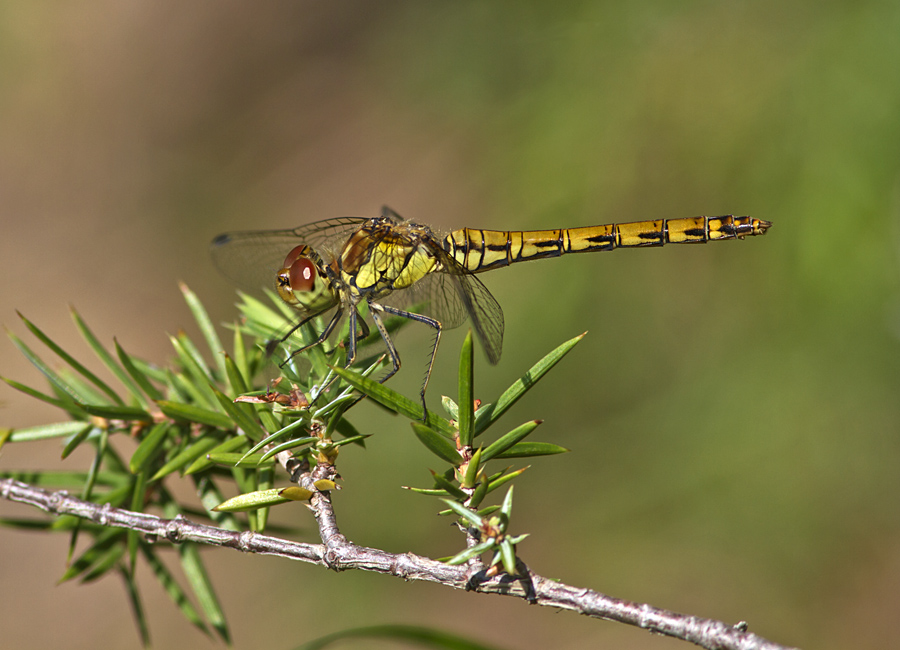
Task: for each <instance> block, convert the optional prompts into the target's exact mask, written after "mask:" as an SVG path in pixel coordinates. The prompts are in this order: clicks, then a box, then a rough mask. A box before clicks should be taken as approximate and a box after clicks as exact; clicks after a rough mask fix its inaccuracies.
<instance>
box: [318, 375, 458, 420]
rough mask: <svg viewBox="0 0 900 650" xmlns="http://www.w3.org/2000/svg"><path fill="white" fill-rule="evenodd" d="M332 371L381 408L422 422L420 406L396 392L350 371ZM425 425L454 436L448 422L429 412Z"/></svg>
mask: <svg viewBox="0 0 900 650" xmlns="http://www.w3.org/2000/svg"><path fill="white" fill-rule="evenodd" d="M333 370H334V372H335V373H336V374H337V375H338V376H339V377H341V378H342V379H344V380H345V381H346V382H347V383H348V384H350V385H351V386H353V387H354V388H356V389H357V390H359V391H361V392H362V393H364V394H366V395H368V396H369V397H371V398H372V399H374V400H375V401H376V402H378V403H379V404H381V405H382V406H385V407H387V408H389V409H390V410H392V411H395V412H397V413H399V414H400V415H404V416H406V417H408V418H410V419H411V420H420V421H421V420H422V405H421V404H419V403H417V402H413V401H412V400H410V399H407V398H406V397H404V396H403V395H401V394H400V393H398V392H397V391H394V390H391V389H390V388H388V387H387V386H384V385H382V384H379V383H378V382H377V381H374V380H372V379H369V378H368V377H363V376H361V375H359V374H357V373H355V372H353V371H352V370H346V369H344V368H340V367H334V368H333ZM425 424H427V425H428V426H429V427H431V428H432V429H434V430H435V431H439V432H441V433H446V434H447V435H450V436H452V435H453V434H454V429H453V427H451V426H450V422H448V421H447V420H445V419H444V418H442V417H438V416H437V415H435V414H434V413H432V412H431V411H429V412H428V417H427V419H426V421H425Z"/></svg>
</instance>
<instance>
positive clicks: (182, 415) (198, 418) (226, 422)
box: [156, 400, 234, 429]
mask: <svg viewBox="0 0 900 650" xmlns="http://www.w3.org/2000/svg"><path fill="white" fill-rule="evenodd" d="M156 405H157V406H159V410H160V411H162V412H163V413H165V414H166V415H168V416H169V417H170V418H173V419H175V420H183V421H187V422H198V423H200V424H206V425H208V426H211V427H216V428H217V429H234V423H233V422H232V421H231V418H229V417H228V416H227V415H225V414H223V413H217V412H216V411H210V410H208V409H205V408H201V407H199V406H192V405H190V404H180V403H178V402H169V401H166V400H160V401H158V402H157V403H156Z"/></svg>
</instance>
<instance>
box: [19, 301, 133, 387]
mask: <svg viewBox="0 0 900 650" xmlns="http://www.w3.org/2000/svg"><path fill="white" fill-rule="evenodd" d="M16 313H17V314H19V318H21V319H22V322H24V323H25V326H26V327H27V328H28V329H29V330H30V331H31V333H32V334H34V335H35V336H36V337H37V338H38V340H40V342H41V343H43V344H44V345H46V346H47V347H48V348H50V349H51V350H52V351H53V352H54V353H55V354H56V355H57V356H58V357H59V358H60V359H62V360H63V361H65V362H66V363H67V364H68V365H69V366H71V367H72V369H73V370H75V372H77V373H78V374H80V375H81V376H82V377H84V378H85V379H87V380H88V381H89V382H91V383H92V384H94V386H96V387H97V388H99V389H100V390H102V391H103V392H104V393H106V395H107V396H108V397H109V398H110V399H111V400H112V401H114V402H116V403H117V404H122V400H121V398H120V397H119V396H118V395H117V394H116V392H115V391H114V390H113V389H112V388H110V387H109V386H108V385H107V384H106V383H105V382H104V381H103V380H102V379H100V378H99V377H98V376H97V375H95V374H94V373H92V372H91V371H90V370H88V369H87V368H85V367H84V366H83V365H81V364H80V363H79V362H78V361H76V360H75V359H74V358H73V357H72V356H70V355H69V353H68V352H66V351H65V350H63V349H62V348H61V347H59V346H58V345H57V344H56V343H54V342H53V341H52V340H50V338H49V337H48V336H47V335H46V334H44V332H42V331H41V330H40V329H38V327H37V326H36V325H35V324H34V323H32V322H31V321H30V320H28V319H27V318H25V317H24V316H23V315H22V314H21V313H20V312H18V311H17V312H16Z"/></svg>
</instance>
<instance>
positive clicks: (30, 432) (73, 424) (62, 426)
mask: <svg viewBox="0 0 900 650" xmlns="http://www.w3.org/2000/svg"><path fill="white" fill-rule="evenodd" d="M83 426H84V422H79V421H77V420H73V421H69V422H57V423H55V424H42V425H40V426H36V427H28V428H27V429H13V432H12V435H11V436H10V437H9V441H10V442H33V441H35V440H46V439H47V438H63V437H65V436H69V435H72V434H73V433H78V432H79V431H81V428H82V427H83Z"/></svg>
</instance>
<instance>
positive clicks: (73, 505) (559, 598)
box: [0, 476, 790, 650]
mask: <svg viewBox="0 0 900 650" xmlns="http://www.w3.org/2000/svg"><path fill="white" fill-rule="evenodd" d="M310 478H312V477H311V476H310ZM0 497H2V498H4V499H7V500H9V501H15V502H18V503H25V504H28V505H31V506H34V507H36V508H39V509H41V510H44V511H45V512H48V513H50V514H53V515H72V516H75V517H80V518H83V519H87V520H89V521H92V522H94V523H97V524H100V525H102V526H114V527H118V528H126V529H130V530H135V531H138V532H140V533H143V534H144V535H145V536H146V537H147V539H148V540H149V541H151V542H162V541H163V540H167V541H169V542H171V543H175V544H178V543H184V542H194V543H198V544H208V545H212V546H222V547H225V548H232V549H237V550H240V551H243V552H245V553H257V554H260V555H277V556H279V557H283V558H287V559H291V560H300V561H303V562H308V563H311V564H316V565H320V566H325V567H328V568H331V569H334V570H337V571H345V570H350V569H358V570H361V571H374V572H376V573H382V574H385V575H392V576H396V577H398V578H402V579H404V580H423V581H427V582H435V583H438V584H443V585H445V586H448V587H452V588H454V589H463V590H467V591H475V592H479V593H485V594H499V595H504V596H513V597H517V598H523V599H526V600H529V601H530V602H532V603H535V604H538V605H544V606H547V607H556V608H560V609H567V610H571V611H574V612H578V613H580V614H584V615H585V616H590V617H593V618H602V619H607V620H611V621H618V622H620V623H626V624H628V625H634V626H636V627H640V628H642V629H645V630H648V631H651V632H655V633H658V634H663V635H665V636H670V637H674V638H678V639H682V640H685V641H689V642H691V643H694V644H696V645H698V646H700V647H702V648H707V649H709V650H790V649H789V648H787V647H786V646H782V645H778V644H776V643H773V642H771V641H768V640H766V639H763V638H761V637H759V636H757V635H755V634H752V633H750V632H748V631H747V626H746V624H744V623H739V624H737V625H728V624H727V623H724V622H722V621H717V620H714V619H707V618H700V617H697V616H688V615H685V614H679V613H676V612H671V611H668V610H665V609H660V608H657V607H653V606H651V605H647V604H640V603H635V602H632V601H628V600H623V599H620V598H614V597H612V596H607V595H605V594H602V593H599V592H597V591H593V590H591V589H585V588H582V587H575V586H571V585H566V584H563V583H560V582H556V581H554V580H551V579H549V578H544V577H542V576H540V575H538V574H536V573H533V572H531V571H530V570H527V571H526V574H525V577H524V578H522V577H515V578H513V577H510V576H508V575H506V574H502V573H501V574H500V575H497V576H494V577H487V576H486V575H485V574H484V572H477V573H475V574H472V572H471V569H470V568H469V567H468V566H450V565H447V564H445V563H443V562H438V561H436V560H432V559H429V558H426V557H422V556H419V555H415V554H413V553H388V552H386V551H383V550H380V549H374V548H368V547H365V546H359V545H357V544H354V543H352V542H350V541H348V540H347V539H346V538H345V537H344V536H343V535H342V534H341V533H340V532H339V530H338V528H337V521H336V518H335V516H334V510H333V508H332V507H331V499H330V497H329V496H328V495H327V494H324V493H317V494H316V495H315V496H314V497H313V499H312V502H311V507H312V509H313V511H314V514H316V519H317V521H318V522H319V529H320V533H321V534H322V537H323V542H324V543H322V544H309V543H304V542H293V541H289V540H285V539H280V538H277V537H271V536H269V535H261V534H259V533H254V532H251V531H245V532H235V531H230V530H224V529H222V528H217V527H215V526H208V525H205V524H199V523H196V522H193V521H191V520H190V519H187V518H185V517H182V516H178V517H175V518H174V519H164V518H162V517H158V516H156V515H150V514H146V513H140V512H132V511H129V510H124V509H121V508H113V507H110V506H109V505H108V504H106V505H98V504H96V503H91V502H88V501H83V500H81V499H78V498H76V497H73V496H71V495H69V494H68V493H67V492H66V491H62V490H61V491H56V492H50V491H47V490H43V489H41V488H37V487H34V486H31V485H28V484H26V483H22V482H20V481H16V480H14V479H0Z"/></svg>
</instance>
